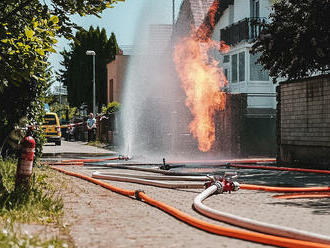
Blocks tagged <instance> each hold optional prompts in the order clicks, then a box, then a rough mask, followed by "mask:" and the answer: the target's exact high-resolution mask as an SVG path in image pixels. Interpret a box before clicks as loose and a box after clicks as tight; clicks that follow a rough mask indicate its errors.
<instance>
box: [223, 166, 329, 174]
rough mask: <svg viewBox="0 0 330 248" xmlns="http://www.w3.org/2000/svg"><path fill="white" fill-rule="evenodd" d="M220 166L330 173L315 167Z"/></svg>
mask: <svg viewBox="0 0 330 248" xmlns="http://www.w3.org/2000/svg"><path fill="white" fill-rule="evenodd" d="M220 166H228V167H236V168H242V169H259V170H280V171H297V172H310V173H321V174H330V170H315V169H303V168H291V167H276V166H265V165H244V164H228V165H220Z"/></svg>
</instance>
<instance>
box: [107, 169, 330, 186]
mask: <svg viewBox="0 0 330 248" xmlns="http://www.w3.org/2000/svg"><path fill="white" fill-rule="evenodd" d="M106 167H111V168H116V169H127V170H136V171H144V172H151V173H159V174H163V175H169V176H196V173H182V172H173V171H164V170H159V169H156V168H141V167H137V166H123V165H114V164H107V165H106ZM240 188H241V189H246V190H263V191H269V192H315V191H316V192H320V191H323V192H326V191H330V187H329V186H324V187H272V186H264V185H253V184H240Z"/></svg>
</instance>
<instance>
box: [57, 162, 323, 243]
mask: <svg viewBox="0 0 330 248" xmlns="http://www.w3.org/2000/svg"><path fill="white" fill-rule="evenodd" d="M51 168H52V169H54V170H56V171H59V172H62V173H64V174H67V175H70V176H75V177H78V178H81V179H84V180H87V181H90V182H92V183H95V184H98V185H100V186H102V187H104V188H107V189H109V190H111V191H114V192H116V193H119V194H122V195H125V196H134V195H135V196H136V198H137V199H141V200H143V201H145V202H146V203H148V204H150V205H153V206H155V207H157V208H159V209H161V210H163V211H164V212H167V213H169V214H171V215H172V216H174V217H176V218H178V219H180V220H182V221H183V222H185V223H188V224H190V225H192V226H194V227H197V228H199V229H201V230H204V231H207V232H211V233H215V234H218V235H223V236H228V237H232V238H238V239H243V240H248V241H253V242H257V243H263V244H270V245H275V246H282V247H292V248H295V247H301V248H311V247H315V248H316V247H318V248H325V247H329V246H328V245H325V244H320V243H314V242H308V241H302V240H295V239H290V238H283V237H278V236H273V235H267V234H262V233H257V232H250V231H244V230H238V229H233V228H226V227H221V226H217V225H214V224H210V223H207V222H205V221H202V220H199V219H197V218H194V217H192V216H190V215H188V214H186V213H184V212H181V211H180V210H178V209H176V208H174V207H171V206H169V205H167V204H165V203H163V202H160V201H157V200H154V199H152V198H151V197H149V196H147V195H146V194H145V193H143V192H141V191H138V190H137V191H132V190H124V189H121V188H118V187H114V186H112V185H110V184H107V183H105V182H103V181H100V180H97V179H94V178H92V177H89V176H85V175H81V174H78V173H74V172H70V171H66V170H64V169H61V168H56V167H54V166H51Z"/></svg>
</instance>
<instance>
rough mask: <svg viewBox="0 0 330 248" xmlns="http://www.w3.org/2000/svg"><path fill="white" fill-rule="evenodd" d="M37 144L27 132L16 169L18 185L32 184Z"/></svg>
mask: <svg viewBox="0 0 330 248" xmlns="http://www.w3.org/2000/svg"><path fill="white" fill-rule="evenodd" d="M35 146H36V143H35V140H34V138H33V137H32V136H31V135H29V134H27V136H25V137H24V139H23V140H22V142H21V149H20V152H21V154H20V157H19V160H18V164H17V170H16V187H21V186H24V187H29V186H30V177H31V175H32V165H33V158H34V149H35Z"/></svg>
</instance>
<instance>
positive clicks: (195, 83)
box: [173, 6, 229, 152]
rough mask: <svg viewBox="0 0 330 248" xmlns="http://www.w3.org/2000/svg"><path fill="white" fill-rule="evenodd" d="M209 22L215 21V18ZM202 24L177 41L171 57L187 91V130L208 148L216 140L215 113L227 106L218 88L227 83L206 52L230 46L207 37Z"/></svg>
mask: <svg viewBox="0 0 330 248" xmlns="http://www.w3.org/2000/svg"><path fill="white" fill-rule="evenodd" d="M213 7H214V6H213ZM213 14H214V11H212V9H210V11H209V17H210V19H211V21H212V20H213V16H212V15H213ZM210 23H211V25H214V22H213V23H212V22H210ZM204 27H207V26H206V25H204V26H203V25H201V26H200V27H199V29H198V30H196V31H194V32H192V34H191V35H190V36H189V37H185V38H183V39H181V40H179V41H178V42H177V44H176V45H175V47H174V58H173V59H174V62H175V65H176V70H177V73H178V75H179V78H180V80H181V81H182V87H183V89H184V90H185V93H186V102H185V104H186V106H187V107H189V109H190V112H191V113H192V114H193V120H192V121H191V123H190V124H189V128H190V132H191V133H192V134H193V136H194V138H197V139H198V148H199V150H201V151H203V152H207V151H209V150H210V149H211V147H212V145H213V143H214V141H215V124H214V115H215V113H216V111H219V110H224V109H225V106H226V94H225V93H224V92H222V91H221V88H222V87H224V86H226V85H227V79H226V77H225V75H224V73H223V71H222V69H221V68H220V67H219V66H218V62H217V61H215V60H212V61H211V62H209V57H208V54H207V52H208V50H209V49H211V48H213V49H214V48H218V49H219V50H221V51H223V52H227V51H228V50H229V46H227V45H225V44H224V43H223V42H220V43H219V42H215V41H212V40H211V39H209V38H208V37H206V36H207V34H209V33H210V32H209V30H203V28H204Z"/></svg>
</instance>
